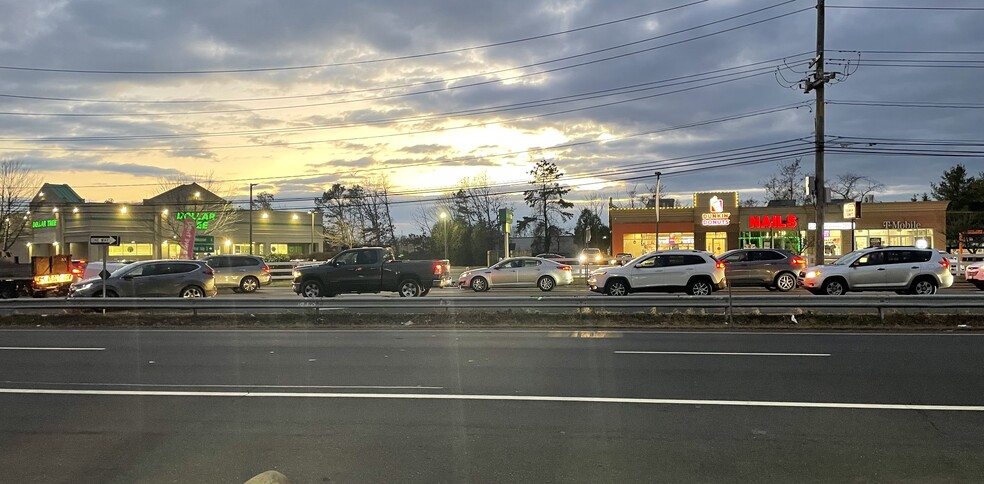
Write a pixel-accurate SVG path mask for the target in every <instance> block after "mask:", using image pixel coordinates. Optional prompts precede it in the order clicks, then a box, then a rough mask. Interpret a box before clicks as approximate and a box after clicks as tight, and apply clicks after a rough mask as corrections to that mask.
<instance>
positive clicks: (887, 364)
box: [0, 330, 984, 482]
mask: <svg viewBox="0 0 984 484" xmlns="http://www.w3.org/2000/svg"><path fill="white" fill-rule="evenodd" d="M982 357H984V335H978V334H976V333H967V334H955V333H937V334H906V333H894V334H875V333H864V334H856V333H749V332H745V333H735V332H658V331H631V332H594V331H452V330H449V331H433V330H357V331H356V330H353V331H342V330H333V331H262V330H253V331H242V330H228V331H226V330H219V331H206V330H199V331H195V330H188V331H171V330H3V331H0V409H2V415H3V418H0V472H3V480H4V481H5V482H135V481H140V482H242V481H244V480H246V479H247V478H248V477H250V476H252V475H254V474H256V473H259V472H261V471H263V470H266V469H277V470H280V471H281V472H284V473H285V474H287V475H288V476H289V477H291V478H292V479H293V480H292V482H392V481H412V482H502V481H507V482H663V481H669V482H692V481H701V482H722V481H732V482H734V481H754V482H844V481H855V482H899V481H909V482H980V478H981V476H982V475H984V438H982V437H981V434H982V430H984V368H982V365H981V364H980V362H981V361H982V360H984V358H982Z"/></svg>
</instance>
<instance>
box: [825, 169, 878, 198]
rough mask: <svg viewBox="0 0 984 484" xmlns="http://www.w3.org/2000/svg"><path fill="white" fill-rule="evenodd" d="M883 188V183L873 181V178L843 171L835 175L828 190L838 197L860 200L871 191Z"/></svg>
mask: <svg viewBox="0 0 984 484" xmlns="http://www.w3.org/2000/svg"><path fill="white" fill-rule="evenodd" d="M884 189H885V184H884V183H880V182H878V181H875V180H874V179H873V178H871V177H869V176H865V175H858V174H856V173H844V174H841V175H837V178H835V179H834V181H833V182H832V183H830V191H831V192H832V193H833V194H834V195H837V196H838V197H839V198H843V199H848V200H861V199H863V198H864V197H865V196H867V195H868V194H871V193H872V192H878V191H881V190H884Z"/></svg>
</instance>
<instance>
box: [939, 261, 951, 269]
mask: <svg viewBox="0 0 984 484" xmlns="http://www.w3.org/2000/svg"><path fill="white" fill-rule="evenodd" d="M940 265H941V266H943V268H944V269H949V268H950V261H949V260H947V259H940Z"/></svg>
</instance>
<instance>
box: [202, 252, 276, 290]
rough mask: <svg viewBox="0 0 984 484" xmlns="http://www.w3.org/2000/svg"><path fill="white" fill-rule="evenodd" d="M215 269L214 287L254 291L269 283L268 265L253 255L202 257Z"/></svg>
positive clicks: (270, 278)
mask: <svg viewBox="0 0 984 484" xmlns="http://www.w3.org/2000/svg"><path fill="white" fill-rule="evenodd" d="M202 261H204V262H205V263H206V264H208V265H209V267H211V268H212V269H213V270H215V287H217V288H219V289H223V288H227V289H228V288H231V289H232V290H233V291H235V292H246V293H249V292H254V291H256V290H257V289H259V288H260V286H266V285H269V284H270V282H271V280H272V277H271V276H270V266H268V265H267V264H266V262H263V259H262V258H260V257H258V256H255V255H212V256H208V257H205V258H203V259H202Z"/></svg>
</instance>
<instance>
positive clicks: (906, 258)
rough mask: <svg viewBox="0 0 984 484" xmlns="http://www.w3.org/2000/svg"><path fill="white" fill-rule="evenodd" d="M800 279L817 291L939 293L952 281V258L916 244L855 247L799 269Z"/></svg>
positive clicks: (839, 293)
mask: <svg viewBox="0 0 984 484" xmlns="http://www.w3.org/2000/svg"><path fill="white" fill-rule="evenodd" d="M799 283H800V285H801V286H803V287H804V288H806V289H807V290H808V291H810V292H812V293H814V294H828V295H831V296H838V295H841V294H844V293H846V292H848V291H896V292H898V293H900V294H936V291H937V290H939V289H940V288H947V287H950V286H951V285H953V274H951V273H950V261H949V260H948V259H947V258H946V257H944V256H943V255H942V254H940V253H939V251H936V250H933V249H919V248H916V247H881V248H868V249H862V250H856V251H854V252H851V253H849V254H845V255H844V256H841V258H840V259H837V260H836V261H834V262H832V263H830V264H827V265H821V266H814V267H808V268H806V269H805V270H803V271H801V272H800V273H799Z"/></svg>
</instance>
